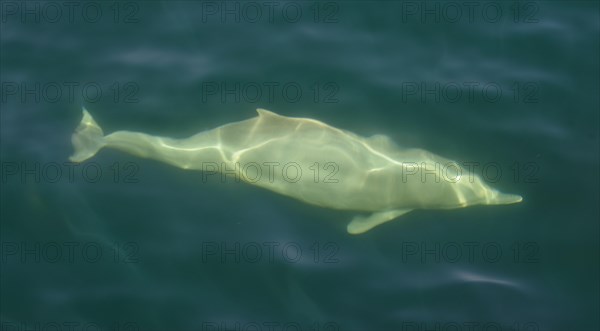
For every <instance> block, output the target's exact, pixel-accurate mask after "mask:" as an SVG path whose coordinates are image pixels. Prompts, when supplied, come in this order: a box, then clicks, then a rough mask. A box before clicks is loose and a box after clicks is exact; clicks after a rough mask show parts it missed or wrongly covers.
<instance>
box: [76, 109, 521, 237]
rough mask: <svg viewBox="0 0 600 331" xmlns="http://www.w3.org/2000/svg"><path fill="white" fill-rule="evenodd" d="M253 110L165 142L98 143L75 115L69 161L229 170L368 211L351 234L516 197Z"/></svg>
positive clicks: (431, 158)
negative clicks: (108, 155)
mask: <svg viewBox="0 0 600 331" xmlns="http://www.w3.org/2000/svg"><path fill="white" fill-rule="evenodd" d="M257 112H258V116H257V117H254V118H251V119H248V120H245V121H240V122H235V123H230V124H226V125H223V126H221V127H218V128H216V129H213V130H208V131H204V132H201V133H198V134H196V135H194V136H191V137H189V138H185V139H171V138H163V137H154V136H150V135H147V134H144V133H137V132H130V131H117V132H114V133H112V134H109V135H107V136H104V133H103V132H102V129H100V127H99V126H98V124H96V122H95V121H94V119H93V118H92V116H91V115H90V114H89V113H88V112H87V111H86V110H85V109H83V119H82V120H81V123H80V124H79V126H78V127H77V129H76V130H75V133H74V134H73V136H72V142H73V147H74V148H75V153H74V154H73V156H71V158H70V159H71V161H74V162H81V161H84V160H86V159H88V158H90V157H92V156H94V154H96V153H97V152H98V150H100V149H101V148H102V147H110V148H115V149H119V150H122V151H125V152H128V153H130V154H133V155H136V156H139V157H144V158H152V159H156V160H159V161H162V162H166V163H169V164H171V165H174V166H176V167H180V168H183V169H194V170H201V171H204V172H209V173H213V174H215V173H217V172H221V175H222V176H226V175H227V174H231V173H232V172H233V173H234V175H235V177H236V179H239V178H241V179H242V180H244V181H246V182H248V183H250V184H253V185H257V186H260V187H263V188H266V189H269V190H271V191H275V192H277V193H280V194H283V195H287V196H290V197H292V198H296V199H298V200H301V201H304V202H307V203H310V204H314V205H318V206H321V207H327V208H334V209H342V210H353V211H359V212H360V211H362V212H370V213H371V214H370V215H369V216H356V217H354V219H353V220H352V221H351V222H350V223H349V224H348V226H347V230H348V232H349V233H351V234H358V233H363V232H366V231H368V230H370V229H372V228H373V227H375V226H377V225H379V224H382V223H385V222H387V221H390V220H393V219H395V218H397V217H399V216H400V215H402V214H406V213H408V212H409V211H411V210H413V209H451V208H460V207H466V206H471V205H477V204H483V205H500V204H510V203H516V202H520V201H521V200H522V198H521V196H519V195H514V194H503V193H500V192H498V191H496V190H494V189H492V188H490V187H489V186H487V185H486V184H485V183H484V182H483V181H482V180H481V179H480V178H479V177H478V176H477V175H469V176H464V175H463V176H461V174H463V173H464V171H463V170H464V169H463V168H462V167H461V166H460V165H458V164H457V163H456V162H453V161H450V160H448V159H445V158H442V157H440V156H437V155H434V154H432V153H430V152H427V151H425V150H422V149H405V148H400V147H398V146H396V145H394V144H393V143H392V142H391V140H390V139H389V138H387V137H386V136H383V135H375V136H372V137H370V138H363V137H360V136H357V135H355V134H353V133H351V132H349V131H345V130H340V129H337V128H334V127H332V126H329V125H327V124H325V123H323V122H320V121H317V120H314V119H310V118H292V117H286V116H281V115H277V114H275V113H273V112H270V111H268V110H264V109H257ZM291 168H293V170H290V169H291ZM242 169H243V170H242ZM449 170H450V171H451V172H452V173H453V174H454V175H453V176H449V175H448V172H449ZM222 178H224V177H222Z"/></svg>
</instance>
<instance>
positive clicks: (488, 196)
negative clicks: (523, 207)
mask: <svg viewBox="0 0 600 331" xmlns="http://www.w3.org/2000/svg"><path fill="white" fill-rule="evenodd" d="M470 189H471V191H472V195H473V196H474V197H475V200H477V202H478V203H479V204H482V205H508V204H512V203H518V202H521V201H523V197H522V196H520V195H518V194H508V193H502V192H500V191H498V190H496V189H494V188H492V187H490V186H488V185H487V184H486V183H485V182H484V181H483V180H481V178H479V177H476V178H475V181H474V183H472V184H471V185H470Z"/></svg>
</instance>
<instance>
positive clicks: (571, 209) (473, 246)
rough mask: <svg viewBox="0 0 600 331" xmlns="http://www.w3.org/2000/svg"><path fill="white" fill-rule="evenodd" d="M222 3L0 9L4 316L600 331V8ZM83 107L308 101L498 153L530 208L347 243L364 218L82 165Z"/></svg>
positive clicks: (179, 130) (242, 187) (127, 166)
mask: <svg viewBox="0 0 600 331" xmlns="http://www.w3.org/2000/svg"><path fill="white" fill-rule="evenodd" d="M223 6H225V4H224V3H222V2H208V3H207V2H205V3H204V4H203V3H201V2H194V1H172V2H161V1H147V2H121V3H113V2H91V3H89V4H88V5H82V4H78V5H77V6H75V5H72V4H68V3H63V2H47V3H43V2H42V3H40V2H29V1H28V2H27V3H25V2H12V1H3V2H2V7H1V10H2V12H1V14H2V24H1V26H0V27H1V50H0V65H1V81H2V90H1V92H2V95H1V98H2V101H1V104H0V105H1V108H2V109H1V113H0V115H1V139H2V141H1V147H2V149H1V158H2V183H1V185H2V190H1V193H2V197H1V214H0V215H1V222H0V224H1V228H0V232H1V233H0V238H1V242H2V246H1V247H0V248H1V249H2V250H1V254H0V255H1V256H0V258H1V271H0V285H1V292H0V298H1V300H0V303H1V307H0V318H1V325H0V326H1V328H2V329H3V330H25V329H36V330H39V329H41V330H54V329H53V327H59V328H60V329H65V330H68V329H69V328H73V329H74V330H85V329H86V328H87V329H90V330H95V329H101V330H110V329H117V330H135V329H137V330H225V329H234V330H269V329H272V330H285V329H287V330H295V329H301V330H338V329H339V330H425V329H427V330H431V329H434V330H470V329H472V330H496V329H501V330H567V329H570V330H597V329H598V328H599V321H598V316H599V282H598V279H599V276H600V275H599V270H598V261H599V228H598V217H599V209H598V201H599V196H598V187H599V177H598V164H599V163H598V162H599V161H598V126H599V117H598V114H599V97H598V95H599V94H598V91H599V83H598V77H599V63H598V61H599V60H598V59H599V50H598V45H599V39H598V34H599V30H600V29H599V6H598V2H597V1H548V2H546V1H540V2H491V3H480V4H479V5H478V6H475V7H470V5H468V4H465V3H464V2H443V3H442V2H427V3H424V2H420V1H417V2H411V1H405V2H400V1H349V2H330V3H318V4H317V3H315V2H277V3H272V2H253V3H237V2H228V4H227V6H228V7H227V8H224V7H223ZM236 6H239V9H238V8H237V7H236ZM70 8H71V9H72V10H73V11H72V12H70V10H71V9H70ZM270 8H273V11H271V9H270ZM98 10H100V12H99V11H98ZM257 10H258V11H260V12H258V11H257ZM282 10H283V11H282ZM498 10H500V12H499V11H498ZM221 14H223V15H225V16H224V18H223V17H222V16H220V15H221ZM459 14H460V16H458V15H459ZM236 15H238V17H239V19H238V18H237V17H236ZM257 15H260V16H257ZM238 20H239V21H238ZM221 84H225V85H224V87H225V89H230V90H232V91H234V92H231V93H229V94H228V93H223V92H224V90H223V89H222V85H221ZM236 84H239V88H238V87H237V85H236ZM286 84H287V85H286ZM421 84H424V85H421ZM436 84H438V85H436ZM69 86H71V87H72V90H71V89H70V88H69ZM257 86H259V87H260V92H261V95H259V96H257V95H256V91H257V89H256V87H257ZM268 86H274V87H273V89H274V90H273V95H270V94H269V89H268ZM284 86H286V87H287V89H286V90H285V91H283V90H284V89H283V87H284ZM437 86H439V87H437ZM468 86H474V88H473V94H472V95H470V94H469V88H468ZM212 88H217V90H216V91H214V90H212ZM294 88H296V89H298V88H299V90H300V91H301V93H302V95H301V96H300V97H298V98H296V90H295V89H294ZM70 91H72V92H73V93H72V95H70V94H69V92H70ZM98 91H99V92H101V93H102V94H101V96H100V95H97V94H96V93H97V92H98ZM213 91H214V93H213ZM284 92H285V93H284ZM421 92H423V93H421ZM458 93H460V95H459V94H458ZM497 93H501V95H498V94H497ZM238 97H239V101H238V100H236V98H238ZM82 106H86V107H87V108H88V109H89V110H90V112H91V113H92V114H93V115H94V117H95V118H96V119H97V121H98V123H100V125H101V126H102V127H103V128H104V130H105V132H112V131H115V130H122V129H128V130H137V131H143V132H147V133H151V134H155V135H164V136H171V137H185V136H187V135H191V134H194V133H197V132H200V131H202V130H206V129H210V128H214V127H216V126H219V125H222V124H225V123H228V122H232V121H238V120H243V119H247V118H250V117H253V116H255V110H254V109H255V108H257V107H262V108H267V109H270V110H273V111H276V112H278V113H280V114H283V115H287V116H306V117H311V118H315V119H319V120H322V121H325V122H326V123H329V124H331V125H333V126H336V127H339V128H343V129H346V130H350V131H353V132H355V133H357V134H360V135H363V136H370V135H372V134H378V133H380V134H386V135H388V136H390V137H391V138H392V139H393V140H394V141H396V142H397V143H398V144H399V145H400V146H407V147H421V148H425V149H427V150H430V151H432V152H434V153H437V154H440V155H443V156H446V157H448V158H451V159H454V160H458V161H460V162H479V163H480V165H481V166H480V168H478V170H476V173H478V174H481V168H482V167H483V165H486V164H492V165H493V166H494V167H492V168H490V167H489V166H488V168H487V170H488V171H489V173H487V175H488V176H487V177H486V178H488V179H490V180H492V182H490V183H489V184H490V185H491V186H494V187H496V188H498V189H500V190H502V191H505V192H511V193H518V194H521V195H522V196H523V197H524V201H523V202H522V203H520V204H517V205H510V206H488V207H471V208H465V209H459V210H454V211H428V210H424V211H414V212H412V213H409V214H407V215H405V216H403V217H402V218H400V219H399V220H396V221H393V222H390V223H388V224H385V225H382V226H380V227H377V228H375V229H374V230H372V231H370V232H368V233H366V234H364V235H360V236H351V235H348V234H347V233H346V231H345V228H346V224H347V222H348V221H349V220H350V219H351V218H352V217H353V215H354V214H353V213H351V212H338V211H333V210H326V209H321V208H317V207H313V206H309V205H305V204H303V203H301V202H298V201H295V200H292V199H288V198H285V197H282V196H279V195H276V194H273V193H271V192H268V191H265V190H261V189H258V188H255V187H252V186H250V185H246V184H237V183H235V182H234V181H233V180H232V179H231V177H230V178H229V179H228V180H227V182H226V183H221V182H220V181H219V180H218V178H217V177H215V176H213V177H211V178H209V180H208V181H207V182H203V181H202V174H201V173H200V172H187V171H183V170H180V169H177V168H174V167H170V166H168V165H165V164H161V163H158V162H155V161H150V160H145V159H139V158H136V157H133V156H131V155H127V154H124V153H120V152H116V151H110V150H105V151H102V152H100V153H99V154H98V155H97V156H96V157H95V158H93V159H91V160H90V161H89V162H87V163H85V164H84V165H80V166H78V167H75V168H73V169H74V170H73V174H72V177H71V178H69V169H70V168H69V165H68V164H64V162H66V161H67V160H68V156H69V155H70V154H71V153H72V147H71V144H70V135H71V134H72V132H73V129H74V128H75V127H76V125H77V123H78V122H79V120H80V116H81V112H80V109H81V107H82ZM86 165H87V166H86ZM98 168H99V169H100V170H101V171H102V176H101V177H99V178H97V179H96V178H95V177H96V170H98ZM497 168H500V170H501V171H502V174H501V176H500V177H498V178H497V179H496V180H494V177H495V173H494V170H495V169H497ZM84 169H85V171H84ZM57 171H60V172H61V173H60V174H59V173H57ZM85 176H87V177H85ZM488 181H489V180H488ZM269 247H271V248H272V250H271V249H269ZM257 253H260V254H262V255H257ZM236 259H237V260H236Z"/></svg>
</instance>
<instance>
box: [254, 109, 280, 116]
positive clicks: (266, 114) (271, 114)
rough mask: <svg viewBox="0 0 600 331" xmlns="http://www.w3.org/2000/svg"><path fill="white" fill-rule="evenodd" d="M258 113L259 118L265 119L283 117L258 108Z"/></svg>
mask: <svg viewBox="0 0 600 331" xmlns="http://www.w3.org/2000/svg"><path fill="white" fill-rule="evenodd" d="M256 112H257V113H258V116H259V117H265V118H269V117H271V118H279V117H283V116H281V115H279V114H276V113H274V112H272V111H270V110H266V109H263V108H256Z"/></svg>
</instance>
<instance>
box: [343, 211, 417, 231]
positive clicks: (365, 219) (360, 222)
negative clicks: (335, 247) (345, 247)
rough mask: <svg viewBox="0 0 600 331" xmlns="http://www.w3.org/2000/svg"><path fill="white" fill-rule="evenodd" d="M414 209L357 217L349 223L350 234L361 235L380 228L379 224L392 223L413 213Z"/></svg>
mask: <svg viewBox="0 0 600 331" xmlns="http://www.w3.org/2000/svg"><path fill="white" fill-rule="evenodd" d="M411 210H412V209H396V210H386V211H381V212H377V213H373V214H371V215H369V216H361V215H358V216H355V217H354V218H353V219H352V221H351V222H350V223H348V227H347V230H348V233H350V234H360V233H364V232H367V231H369V230H371V229H372V228H374V227H376V226H378V225H379V224H383V223H385V222H388V221H391V220H393V219H395V218H397V217H398V216H401V215H404V214H406V213H408V212H409V211H411Z"/></svg>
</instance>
